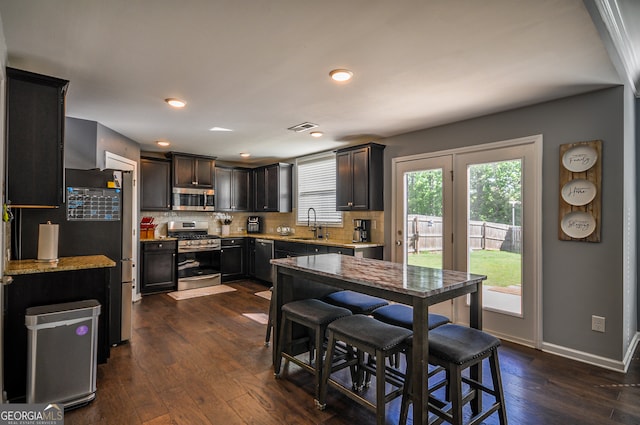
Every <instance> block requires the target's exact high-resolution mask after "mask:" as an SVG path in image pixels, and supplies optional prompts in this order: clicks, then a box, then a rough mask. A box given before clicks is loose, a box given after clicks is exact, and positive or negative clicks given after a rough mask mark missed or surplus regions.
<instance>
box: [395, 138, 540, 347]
mask: <svg viewBox="0 0 640 425" xmlns="http://www.w3.org/2000/svg"><path fill="white" fill-rule="evenodd" d="M526 144H532V145H533V149H534V154H533V156H534V161H533V162H534V164H532V166H533V167H534V168H535V169H537V170H539V171H540V172H538V173H536V178H535V179H534V181H533V182H532V184H533V187H534V189H533V190H534V194H533V198H534V201H533V202H534V205H533V208H531V210H530V211H529V213H531V214H533V217H532V222H533V229H532V237H533V239H534V241H533V243H532V244H533V252H532V262H533V264H532V265H531V273H532V276H531V279H532V281H533V284H534V285H535V289H534V295H533V296H534V309H535V314H536V319H535V323H534V331H533V341H515V342H518V343H520V344H525V345H532V346H533V347H535V348H538V349H540V348H541V347H542V337H543V336H542V323H543V317H542V151H543V149H542V147H543V140H542V134H537V135H531V136H526V137H520V138H517V139H511V140H505V141H498V142H489V143H485V144H481V145H474V146H467V147H462V148H454V149H447V150H444V151H437V152H425V153H420V154H414V155H408V156H404V157H397V158H392V159H391V179H392V184H391V190H392V194H391V199H392V203H393V204H392V208H391V240H390V241H389V243H391V244H392V249H391V261H397V260H399V259H398V258H397V255H396V249H395V243H396V235H397V234H398V233H397V232H398V230H403V229H398V228H397V205H396V199H397V196H398V193H397V187H398V176H397V173H398V169H399V166H400V164H402V163H403V162H407V161H416V160H420V159H428V158H432V157H438V156H443V155H453V156H455V155H459V154H463V153H473V152H482V151H486V150H493V149H498V148H505V147H512V146H519V145H526ZM454 207H455V206H454Z"/></svg>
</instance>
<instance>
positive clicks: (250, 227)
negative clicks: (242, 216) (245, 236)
mask: <svg viewBox="0 0 640 425" xmlns="http://www.w3.org/2000/svg"><path fill="white" fill-rule="evenodd" d="M261 232H262V219H261V218H260V217H258V216H251V217H247V233H261Z"/></svg>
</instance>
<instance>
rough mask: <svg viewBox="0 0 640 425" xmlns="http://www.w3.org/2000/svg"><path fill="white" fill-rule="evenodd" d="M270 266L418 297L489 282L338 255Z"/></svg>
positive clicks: (285, 260)
mask: <svg viewBox="0 0 640 425" xmlns="http://www.w3.org/2000/svg"><path fill="white" fill-rule="evenodd" d="M271 264H273V265H274V266H276V267H283V268H287V269H292V270H299V271H302V272H305V273H313V274H315V275H317V276H319V277H324V278H325V279H338V280H342V281H344V282H345V283H348V282H350V283H352V284H355V285H360V286H367V287H370V288H378V289H380V290H384V291H386V292H389V293H396V294H403V295H409V296H412V297H419V298H436V296H437V295H438V294H442V293H445V292H449V291H454V290H456V289H461V288H464V287H467V286H470V285H475V284H477V283H478V282H482V281H483V280H485V279H486V276H483V275H477V274H472V273H468V272H462V271H454V270H441V269H432V268H427V267H418V266H411V265H403V264H401V263H392V262H389V261H381V260H374V259H369V258H356V257H351V256H345V255H339V254H323V255H312V256H302V257H291V258H280V259H274V260H271ZM325 283H328V282H325ZM387 295H390V294H387Z"/></svg>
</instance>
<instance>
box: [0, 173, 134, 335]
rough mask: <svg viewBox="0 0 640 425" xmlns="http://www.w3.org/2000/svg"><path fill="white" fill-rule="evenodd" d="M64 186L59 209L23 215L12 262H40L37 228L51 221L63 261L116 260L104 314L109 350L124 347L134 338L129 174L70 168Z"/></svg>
mask: <svg viewBox="0 0 640 425" xmlns="http://www.w3.org/2000/svg"><path fill="white" fill-rule="evenodd" d="M65 183H66V184H65V190H66V203H65V204H64V205H62V206H61V207H60V208H55V209H23V210H22V211H20V212H19V214H18V215H17V217H16V219H15V220H14V223H13V228H12V232H16V233H14V237H13V238H12V258H14V259H22V258H36V257H37V241H38V229H39V225H40V223H46V222H47V221H51V222H52V223H57V224H59V226H60V227H59V235H58V255H59V256H60V257H71V256H81V255H98V254H103V255H106V256H107V257H109V258H111V259H112V260H114V261H115V262H116V266H115V267H114V268H113V269H112V271H111V273H110V275H111V278H110V279H111V282H110V285H109V286H110V289H109V292H110V293H109V295H110V297H109V309H108V311H105V310H106V309H103V311H102V314H108V315H109V344H111V345H115V344H120V343H121V342H123V341H126V340H127V339H129V338H130V334H131V322H130V320H131V296H132V281H133V275H134V273H133V269H134V267H135V261H134V259H133V258H132V252H131V250H132V247H133V245H132V238H133V234H132V233H131V232H130V231H123V229H131V228H132V227H131V220H132V211H131V208H132V197H133V179H132V175H131V172H128V171H117V170H103V171H102V170H97V169H95V170H78V169H72V168H67V169H66V170H65ZM110 186H111V187H110ZM127 221H128V222H127ZM70 301H73V300H70Z"/></svg>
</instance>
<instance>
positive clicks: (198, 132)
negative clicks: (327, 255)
mask: <svg viewBox="0 0 640 425" xmlns="http://www.w3.org/2000/svg"><path fill="white" fill-rule="evenodd" d="M625 1H626V0H625ZM634 1H635V0H629V1H628V3H630V4H632V5H633V3H634ZM636 4H637V3H636ZM0 18H1V19H2V29H3V31H4V35H5V39H6V45H7V50H8V65H9V66H13V67H16V68H21V69H26V70H30V71H34V72H38V73H43V74H47V75H52V76H56V77H60V78H65V79H68V80H70V81H71V83H70V87H69V92H68V95H67V115H68V116H71V117H76V118H82V119H88V120H93V121H98V122H100V123H101V124H103V125H105V126H107V127H109V128H111V129H113V130H115V131H117V132H119V133H121V134H123V135H125V136H127V137H129V138H131V139H133V140H135V141H137V142H139V143H140V144H141V148H142V149H143V150H160V148H158V147H157V146H156V145H155V141H156V140H168V141H170V142H171V143H172V145H171V147H169V148H168V149H167V150H175V151H182V152H192V153H198V154H208V155H213V156H217V157H218V158H219V159H221V160H228V161H241V159H240V158H239V156H238V155H239V153H240V152H243V151H247V152H250V153H251V154H252V157H251V158H250V159H249V160H247V161H244V162H247V163H248V164H258V163H266V162H270V161H274V160H279V159H286V158H292V157H295V156H300V155H305V154H309V153H313V152H318V151H323V150H328V149H333V148H336V147H339V146H343V145H345V144H349V143H350V144H353V143H355V142H366V141H370V140H374V139H379V138H382V137H388V136H393V135H396V134H400V133H405V132H409V131H413V130H418V129H422V128H427V127H432V126H436V125H441V124H445V123H450V122H455V121H459V120H463V119H467V118H471V117H476V116H480V115H485V114H488V113H492V112H498V111H503V110H508V109H512V108H515V107H520V106H525V105H529V104H533V103H538V102H541V101H545V100H551V99H555V98H560V97H565V96H568V95H573V94H578V93H582V92H586V91H591V90H595V89H598V88H601V87H607V86H610V85H613V84H620V83H621V82H622V81H621V79H620V77H619V76H618V74H617V72H616V70H615V69H614V66H613V65H612V63H611V61H610V60H609V57H608V55H607V51H606V49H605V47H604V44H603V42H602V41H601V39H600V37H599V35H598V31H597V30H596V27H595V26H594V24H593V22H592V20H591V17H590V15H589V13H588V11H587V9H586V8H585V6H584V4H583V1H582V0H553V1H552V0H527V1H513V0H484V1H478V0H446V1H445V0H395V1H389V0H346V1H345V0H322V1H317V0H316V1H314V0H269V1H265V0H263V1H260V0H215V1H213V0H183V1H171V0H162V1H160V0H136V1H131V0H109V1H104V0H56V1H51V0H23V1H18V0H0ZM636 22H637V21H636ZM333 68H348V69H350V70H352V71H353V72H354V74H355V76H354V79H353V80H352V81H351V82H349V83H347V84H335V83H333V82H332V81H331V80H330V79H329V77H328V73H329V71H330V70H331V69H333ZM168 97H178V98H182V99H185V100H186V101H187V102H188V104H187V107H186V108H185V109H183V110H172V109H170V108H169V107H168V106H167V105H166V104H165V103H164V102H163V99H165V98H168ZM305 121H309V122H312V123H315V124H318V125H319V127H318V130H321V131H323V132H324V133H325V136H324V137H323V138H322V139H314V138H312V137H310V136H309V134H308V132H307V133H294V132H292V131H289V130H287V128H288V127H291V126H293V125H296V124H299V123H302V122H305ZM214 126H219V127H225V128H230V129H233V130H234V131H233V132H215V133H214V132H210V131H208V129H209V128H211V127H214Z"/></svg>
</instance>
